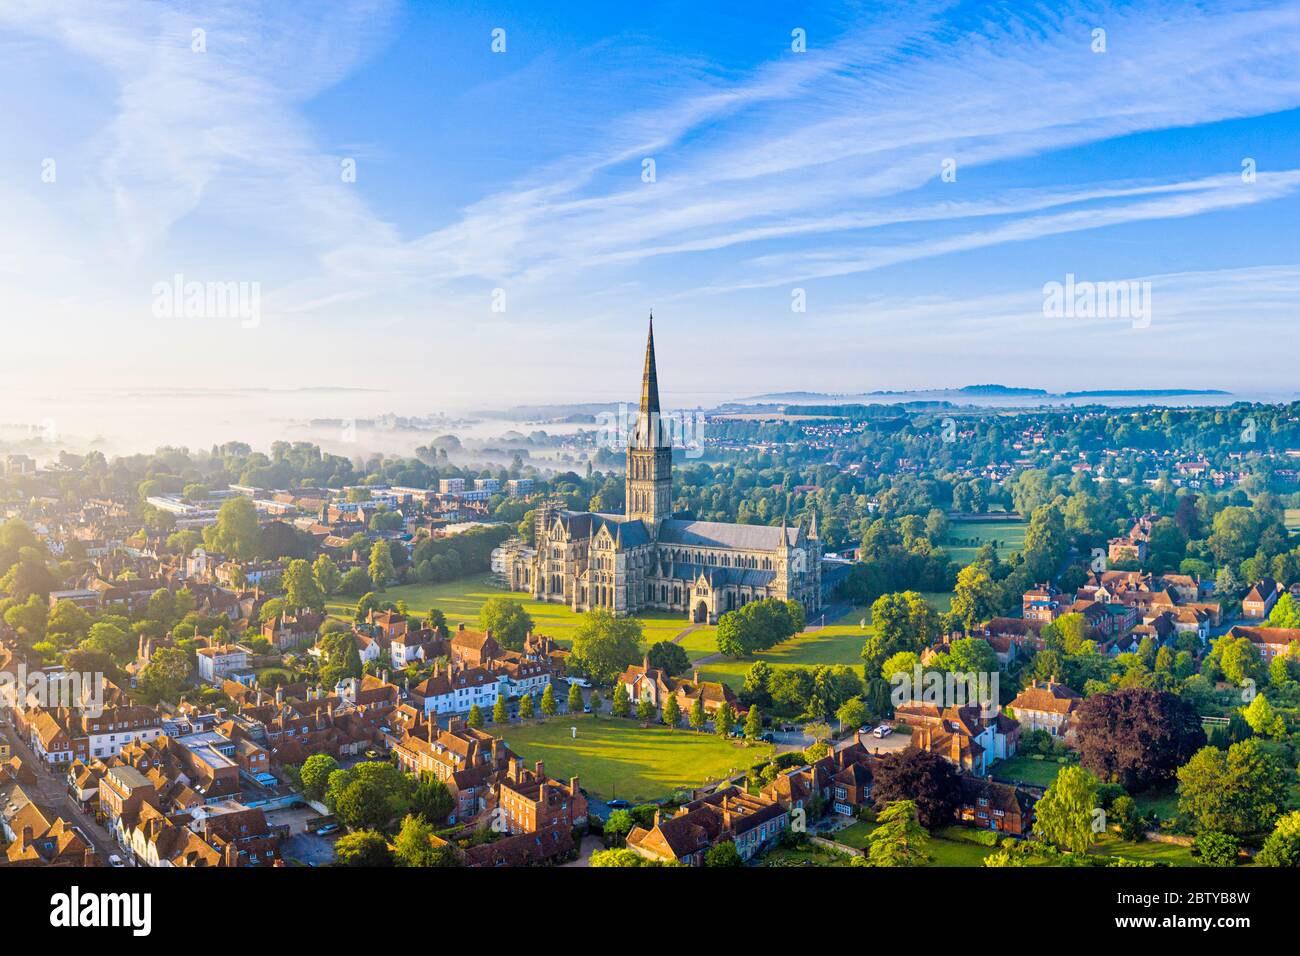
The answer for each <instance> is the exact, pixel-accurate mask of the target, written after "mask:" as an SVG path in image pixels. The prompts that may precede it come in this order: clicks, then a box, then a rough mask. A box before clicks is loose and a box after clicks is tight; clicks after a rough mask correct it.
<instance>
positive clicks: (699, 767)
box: [497, 715, 772, 801]
mask: <svg viewBox="0 0 1300 956" xmlns="http://www.w3.org/2000/svg"><path fill="white" fill-rule="evenodd" d="M571 727H577V728H578V736H577V738H576V739H574V738H573V736H572V734H571V731H570V728H571ZM497 732H498V733H500V734H501V736H502V737H504V738H505V740H506V743H507V744H509V746H510V749H511V750H513V751H514V752H515V753H517V754H519V756H520V757H522V758H523V760H524V763H525V764H526V765H528V766H531V765H532V764H533V763H534V762H535V761H538V760H542V761H545V762H546V772H547V773H548V774H549V775H550V776H552V777H555V778H557V779H560V780H567V779H568V778H569V777H575V776H576V777H579V778H581V780H580V783H581V785H582V786H583V787H585V788H586V789H587V791H588V792H589V793H592V794H594V795H596V796H598V797H602V798H604V799H606V800H612V799H614V798H615V797H620V798H622V799H624V800H632V801H643V800H653V799H658V798H662V797H667V796H671V794H672V793H673V791H675V790H683V789H689V788H691V787H697V786H700V785H702V784H705V783H710V782H712V781H715V780H719V779H721V778H722V777H725V776H728V775H729V774H730V773H731V772H732V771H740V770H743V769H746V768H748V767H749V766H751V765H752V764H756V763H758V762H759V761H763V760H768V759H770V758H771V756H772V747H771V746H770V745H768V744H752V745H749V746H745V745H744V744H742V743H741V742H739V741H733V740H722V739H720V738H718V737H716V736H714V735H713V734H697V733H695V732H694V731H691V730H681V729H679V730H669V729H668V728H667V727H659V726H651V727H642V726H641V724H640V723H639V722H637V721H635V720H625V719H622V718H618V717H601V718H599V719H596V718H594V717H591V716H588V715H583V716H578V717H556V718H553V719H552V720H549V721H547V722H546V723H543V724H532V723H530V724H519V725H513V724H512V725H511V726H509V727H504V728H500V729H499V730H498V731H497Z"/></svg>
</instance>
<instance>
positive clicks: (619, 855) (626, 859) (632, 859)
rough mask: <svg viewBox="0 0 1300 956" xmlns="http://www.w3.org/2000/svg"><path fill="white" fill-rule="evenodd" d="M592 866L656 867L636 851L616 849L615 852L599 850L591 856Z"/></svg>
mask: <svg viewBox="0 0 1300 956" xmlns="http://www.w3.org/2000/svg"><path fill="white" fill-rule="evenodd" d="M590 862H591V865H592V866H601V867H611V866H616V867H639V866H654V865H655V864H654V863H653V862H652V861H650V860H647V859H646V858H645V857H643V856H642V855H641V854H639V853H637V852H636V851H635V850H628V849H614V850H597V851H596V852H595V853H593V854H592V855H591V861H590Z"/></svg>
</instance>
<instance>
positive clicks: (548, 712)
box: [542, 684, 560, 717]
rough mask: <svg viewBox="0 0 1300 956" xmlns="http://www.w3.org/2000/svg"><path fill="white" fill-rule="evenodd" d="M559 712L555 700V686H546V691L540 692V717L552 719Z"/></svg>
mask: <svg viewBox="0 0 1300 956" xmlns="http://www.w3.org/2000/svg"><path fill="white" fill-rule="evenodd" d="M559 712H560V705H559V704H558V703H557V702H556V700H555V685H554V684H547V685H546V690H544V691H542V715H543V716H545V717H554V716H555V715H556V714H558V713H559Z"/></svg>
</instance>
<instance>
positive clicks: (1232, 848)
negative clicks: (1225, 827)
mask: <svg viewBox="0 0 1300 956" xmlns="http://www.w3.org/2000/svg"><path fill="white" fill-rule="evenodd" d="M1192 846H1193V849H1194V850H1195V851H1196V854H1197V855H1198V856H1199V857H1200V858H1201V862H1202V863H1203V864H1205V865H1206V866H1236V865H1237V850H1238V849H1239V846H1238V843H1237V838H1236V837H1234V836H1232V835H1231V834H1229V833H1221V832H1219V831H1217V830H1202V831H1201V832H1200V833H1198V834H1197V835H1196V841H1195V842H1194V843H1193V844H1192Z"/></svg>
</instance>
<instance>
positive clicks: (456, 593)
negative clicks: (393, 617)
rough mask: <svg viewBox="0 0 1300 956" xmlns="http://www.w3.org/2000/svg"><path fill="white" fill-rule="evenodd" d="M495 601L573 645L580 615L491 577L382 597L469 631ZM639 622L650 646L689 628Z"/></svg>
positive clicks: (344, 607) (334, 607) (658, 620)
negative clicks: (505, 601) (516, 607)
mask: <svg viewBox="0 0 1300 956" xmlns="http://www.w3.org/2000/svg"><path fill="white" fill-rule="evenodd" d="M493 597H508V598H511V599H513V600H516V601H518V602H519V603H520V604H522V605H523V606H524V610H525V611H527V612H528V616H529V617H531V618H532V619H533V629H534V630H535V631H536V632H537V633H539V634H546V635H549V636H550V637H553V638H555V639H556V640H557V641H558V642H560V643H561V644H562V645H565V646H568V644H569V643H570V642H571V641H572V638H573V635H572V632H573V629H574V628H575V627H577V625H578V618H579V615H578V614H576V613H575V612H573V611H571V610H570V609H569V608H567V607H566V606H564V605H563V604H547V603H545V602H543V601H534V600H533V599H532V598H531V597H529V596H528V595H527V594H524V593H521V592H517V591H503V590H501V589H500V588H497V587H494V586H493V585H492V577H491V575H489V574H477V575H473V576H471V577H467V578H461V579H459V580H456V581H447V582H444V583H442V584H403V585H401V586H400V587H393V588H389V589H388V590H386V591H384V592H382V593H381V594H380V599H381V600H383V601H393V602H397V601H405V602H406V606H407V608H408V609H409V611H410V613H412V614H418V615H423V614H425V612H427V611H428V610H429V608H431V607H436V608H439V609H440V610H442V612H443V613H444V614H446V615H447V618H448V620H449V621H450V622H451V624H452V625H453V626H455V625H456V624H462V623H463V624H464V625H465V626H466V627H478V612H479V609H480V608H481V607H482V606H483V604H484V602H485V601H487V599H488V598H493ZM356 603H357V602H356V601H353V600H341V601H339V600H336V601H330V602H328V604H327V605H326V607H327V610H329V612H330V613H331V614H337V615H339V616H342V617H348V618H350V617H351V616H352V612H353V610H354V609H355V608H356ZM637 619H638V620H640V621H641V624H642V626H643V627H644V629H645V640H646V643H647V644H654V643H656V642H658V641H668V640H672V638H674V637H676V636H677V635H678V634H680V633H681V632H682V631H683V630H685V629H686V628H688V627H690V622H689V621H687V620H686V616H685V615H684V614H661V613H649V614H638V615H637ZM710 643H712V641H710Z"/></svg>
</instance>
